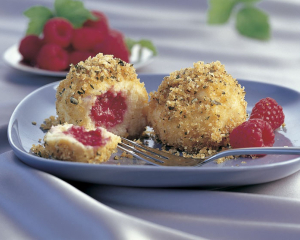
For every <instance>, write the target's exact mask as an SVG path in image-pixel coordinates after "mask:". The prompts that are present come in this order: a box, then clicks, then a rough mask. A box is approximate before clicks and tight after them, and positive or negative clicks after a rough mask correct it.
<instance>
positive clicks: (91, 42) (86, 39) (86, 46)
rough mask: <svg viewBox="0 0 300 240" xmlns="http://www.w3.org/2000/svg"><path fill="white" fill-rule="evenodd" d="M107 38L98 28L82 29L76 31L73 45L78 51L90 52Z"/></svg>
mask: <svg viewBox="0 0 300 240" xmlns="http://www.w3.org/2000/svg"><path fill="white" fill-rule="evenodd" d="M105 37H106V36H104V35H103V34H102V33H101V31H99V30H97V29H96V28H90V27H82V28H78V29H74V31H73V38H72V45H73V47H74V48H75V49H77V50H81V51H88V50H92V49H93V48H94V47H95V45H96V44H97V43H100V42H102V41H103V40H104V38H105Z"/></svg>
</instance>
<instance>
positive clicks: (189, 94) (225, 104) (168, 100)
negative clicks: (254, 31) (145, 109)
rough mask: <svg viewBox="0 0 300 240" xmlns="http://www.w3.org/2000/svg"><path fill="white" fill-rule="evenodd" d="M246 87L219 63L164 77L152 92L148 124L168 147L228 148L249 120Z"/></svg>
mask: <svg viewBox="0 0 300 240" xmlns="http://www.w3.org/2000/svg"><path fill="white" fill-rule="evenodd" d="M246 107H247V102H246V101H245V91H244V88H243V87H241V85H240V84H239V83H238V81H237V80H236V79H234V78H233V77H232V76H231V75H230V74H228V73H227V72H226V70H225V67H224V65H222V64H221V63H220V62H219V61H217V62H212V63H210V64H204V63H203V62H197V63H194V66H193V67H191V68H185V69H181V70H178V71H174V72H172V73H171V74H170V76H167V77H165V78H164V80H163V81H162V83H161V84H160V86H159V87H158V90H157V91H156V92H152V93H150V103H149V112H150V113H151V114H149V115H148V121H149V124H150V126H151V127H153V129H154V132H155V134H156V135H157V137H158V138H159V139H160V140H161V141H162V143H163V144H165V145H170V146H172V147H175V148H178V149H180V150H183V151H186V152H190V153H196V152H198V151H199V150H201V149H202V148H219V147H222V146H227V145H228V143H229V138H228V137H229V134H230V132H231V131H232V130H233V129H234V128H235V127H236V126H238V125H240V124H241V123H243V122H244V121H246V118H247V112H246Z"/></svg>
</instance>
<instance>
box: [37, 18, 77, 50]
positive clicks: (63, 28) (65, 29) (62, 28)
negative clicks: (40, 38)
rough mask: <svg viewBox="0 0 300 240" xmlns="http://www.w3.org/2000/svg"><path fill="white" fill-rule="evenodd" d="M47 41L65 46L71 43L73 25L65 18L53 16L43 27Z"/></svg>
mask: <svg viewBox="0 0 300 240" xmlns="http://www.w3.org/2000/svg"><path fill="white" fill-rule="evenodd" d="M43 34H44V41H45V43H55V44H57V45H59V46H61V47H63V48H65V47H67V46H69V45H70V43H71V39H72V34H73V26H72V24H71V23H70V22H69V21H68V20H67V19H65V18H60V17H56V18H51V19H50V20H48V21H47V22H46V24H45V26H44V29H43Z"/></svg>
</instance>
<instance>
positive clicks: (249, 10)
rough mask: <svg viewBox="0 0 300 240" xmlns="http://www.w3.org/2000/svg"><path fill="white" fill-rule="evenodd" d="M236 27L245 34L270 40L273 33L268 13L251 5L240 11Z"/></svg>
mask: <svg viewBox="0 0 300 240" xmlns="http://www.w3.org/2000/svg"><path fill="white" fill-rule="evenodd" d="M236 29H237V30H238V31H239V33H240V34H242V35H244V36H247V37H250V38H255V39H259V40H268V39H269V38H270V35H271V33H270V32H271V31H270V25H269V17H268V15H267V14H266V13H264V12H263V11H261V10H259V9H258V8H256V7H251V6H248V7H245V8H243V9H241V10H239V11H238V13H237V16H236Z"/></svg>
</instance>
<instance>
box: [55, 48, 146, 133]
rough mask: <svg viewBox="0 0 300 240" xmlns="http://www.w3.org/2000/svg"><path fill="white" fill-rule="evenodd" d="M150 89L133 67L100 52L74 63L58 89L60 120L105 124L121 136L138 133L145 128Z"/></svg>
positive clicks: (87, 125) (95, 125)
mask: <svg viewBox="0 0 300 240" xmlns="http://www.w3.org/2000/svg"><path fill="white" fill-rule="evenodd" d="M147 107H148V93H147V91H146V89H145V86H144V83H141V82H140V80H139V79H138V78H137V74H136V72H135V69H134V67H133V66H132V65H131V64H129V63H126V62H124V61H122V60H121V59H119V58H114V57H113V56H112V55H103V54H98V55H96V56H95V57H93V58H88V59H87V60H86V61H84V62H83V61H81V62H79V63H78V64H76V65H72V66H71V69H70V71H69V73H68V74H67V77H66V79H65V80H63V81H61V82H60V84H59V86H58V88H57V92H56V112H57V116H58V119H59V120H60V122H61V123H66V122H67V123H71V124H74V125H79V126H84V127H85V128H87V129H95V128H96V127H104V128H106V129H107V130H108V131H110V132H112V133H114V134H116V135H118V136H122V137H129V138H135V137H138V136H139V135H140V134H141V133H142V132H143V131H144V129H145V127H146V125H147V123H146V113H147Z"/></svg>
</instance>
